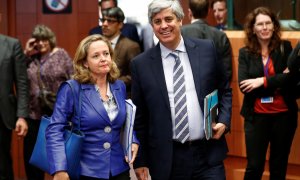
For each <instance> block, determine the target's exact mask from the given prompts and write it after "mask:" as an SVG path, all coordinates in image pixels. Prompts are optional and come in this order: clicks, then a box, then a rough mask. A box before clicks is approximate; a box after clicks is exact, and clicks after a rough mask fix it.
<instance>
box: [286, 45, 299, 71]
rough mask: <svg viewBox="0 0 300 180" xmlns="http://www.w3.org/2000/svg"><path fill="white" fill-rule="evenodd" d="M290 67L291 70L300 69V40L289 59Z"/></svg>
mask: <svg viewBox="0 0 300 180" xmlns="http://www.w3.org/2000/svg"><path fill="white" fill-rule="evenodd" d="M288 68H289V70H290V71H291V72H298V73H299V70H300V41H298V43H297V45H296V46H295V48H294V49H293V51H292V52H291V54H290V57H289V60H288Z"/></svg>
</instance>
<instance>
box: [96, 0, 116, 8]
mask: <svg viewBox="0 0 300 180" xmlns="http://www.w3.org/2000/svg"><path fill="white" fill-rule="evenodd" d="M105 1H112V2H113V3H114V4H115V7H118V1H117V0H101V1H99V3H98V5H99V6H101V5H102V3H103V2H105Z"/></svg>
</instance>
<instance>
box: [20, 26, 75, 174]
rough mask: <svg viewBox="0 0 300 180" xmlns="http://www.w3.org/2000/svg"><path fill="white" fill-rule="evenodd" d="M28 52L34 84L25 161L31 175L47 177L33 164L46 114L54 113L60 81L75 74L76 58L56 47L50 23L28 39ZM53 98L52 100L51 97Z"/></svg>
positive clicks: (29, 77) (30, 91)
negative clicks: (42, 119) (32, 157)
mask: <svg viewBox="0 0 300 180" xmlns="http://www.w3.org/2000/svg"><path fill="white" fill-rule="evenodd" d="M24 53H25V55H26V56H27V57H28V58H27V59H28V63H27V65H28V68H27V74H28V79H29V85H30V90H29V94H30V100H29V118H28V119H27V123H28V128H29V129H28V134H27V136H26V137H25V139H24V161H25V171H26V175H27V178H28V179H30V180H41V179H44V178H43V177H44V172H43V171H41V170H39V169H37V168H36V167H34V166H32V165H31V164H29V159H30V156H31V153H32V151H33V148H34V145H35V142H36V138H37V134H38V129H39V126H40V119H41V116H42V115H48V116H50V115H51V114H52V109H53V107H52V105H53V104H54V101H55V94H56V92H57V90H58V87H59V86H60V84H61V83H62V82H64V81H66V80H68V79H69V78H70V77H71V74H73V67H72V59H71V58H70V56H69V54H68V53H67V52H66V51H65V50H64V49H62V48H59V47H57V46H56V37H55V34H54V32H53V31H52V30H51V29H50V28H49V27H47V26H45V25H42V24H39V25H36V26H35V27H34V29H33V31H32V35H31V38H30V39H29V40H28V41H27V43H26V46H25V49H24ZM43 96H44V97H45V96H48V97H50V96H51V100H52V102H50V101H49V103H51V105H50V104H49V106H48V105H46V104H45V102H44V101H43V99H42V97H43ZM49 100H50V99H49Z"/></svg>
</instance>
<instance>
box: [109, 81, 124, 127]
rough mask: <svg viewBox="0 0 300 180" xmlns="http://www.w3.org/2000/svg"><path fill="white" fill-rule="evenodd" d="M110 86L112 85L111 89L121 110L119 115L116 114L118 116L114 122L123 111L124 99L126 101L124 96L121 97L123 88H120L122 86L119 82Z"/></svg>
mask: <svg viewBox="0 0 300 180" xmlns="http://www.w3.org/2000/svg"><path fill="white" fill-rule="evenodd" d="M109 87H110V91H111V92H112V94H113V96H114V98H115V101H116V104H117V106H118V110H119V111H118V115H117V116H116V118H115V119H114V121H113V122H116V120H117V119H118V117H119V115H120V114H122V113H120V111H121V110H122V106H123V103H122V101H124V98H122V97H121V89H120V86H118V84H117V83H116V82H115V83H113V84H110V85H109Z"/></svg>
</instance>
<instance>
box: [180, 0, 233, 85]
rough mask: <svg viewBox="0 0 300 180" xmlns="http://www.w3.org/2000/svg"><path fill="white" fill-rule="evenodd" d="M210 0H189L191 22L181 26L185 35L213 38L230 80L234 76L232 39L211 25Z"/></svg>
mask: <svg viewBox="0 0 300 180" xmlns="http://www.w3.org/2000/svg"><path fill="white" fill-rule="evenodd" d="M208 10H209V1H208V0H189V9H188V13H189V19H190V20H191V24H188V25H184V26H182V28H181V32H182V35H183V36H186V37H194V38H200V39H211V40H213V41H214V43H215V46H216V49H217V53H218V57H219V58H220V59H222V61H223V63H224V67H225V72H226V76H227V77H228V79H229V80H231V77H232V54H231V51H232V50H231V45H230V41H229V39H228V38H227V36H226V34H225V33H224V32H222V31H219V30H217V29H216V28H214V27H211V26H209V25H208V24H207V23H206V21H205V18H206V17H207V15H208Z"/></svg>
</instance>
